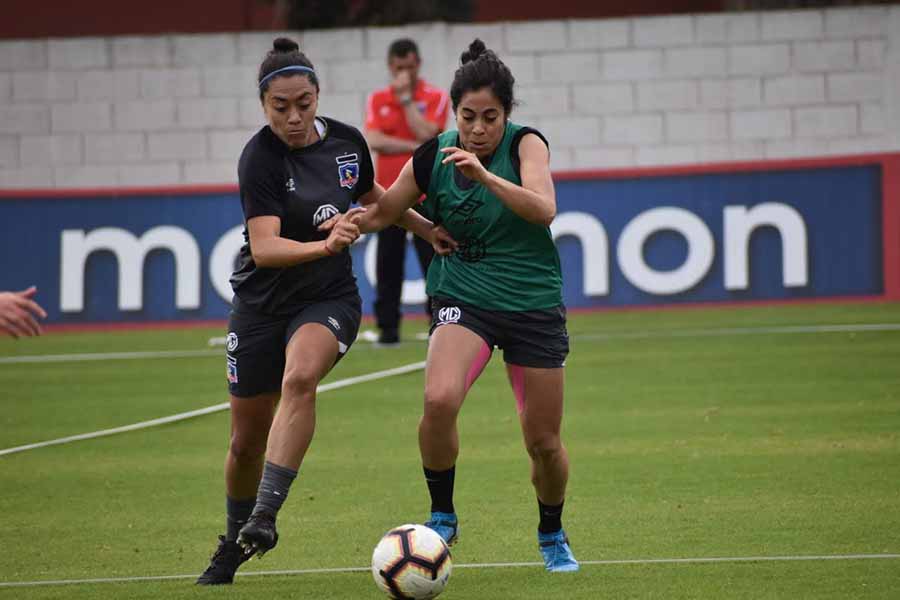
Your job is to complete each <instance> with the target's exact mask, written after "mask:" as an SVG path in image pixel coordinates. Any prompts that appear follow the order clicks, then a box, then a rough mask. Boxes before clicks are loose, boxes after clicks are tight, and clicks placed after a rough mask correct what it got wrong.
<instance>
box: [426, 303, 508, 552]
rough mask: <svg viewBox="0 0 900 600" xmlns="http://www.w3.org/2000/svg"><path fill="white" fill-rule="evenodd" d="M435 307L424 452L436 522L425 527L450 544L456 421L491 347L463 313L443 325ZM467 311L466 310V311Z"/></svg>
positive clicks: (454, 527)
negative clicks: (473, 328)
mask: <svg viewBox="0 0 900 600" xmlns="http://www.w3.org/2000/svg"><path fill="white" fill-rule="evenodd" d="M441 308H442V306H436V307H435V315H436V317H435V325H434V327H433V332H432V334H431V340H430V342H429V344H428V361H427V364H426V367H425V408H424V412H423V415H422V419H421V421H420V422H419V450H420V452H421V454H422V467H423V470H424V472H425V481H426V483H427V484H428V491H429V493H430V495H431V518H430V519H429V520H428V522H426V523H425V525H427V526H428V527H431V528H432V529H434V530H435V531H437V532H438V534H440V536H441V537H442V538H444V540H445V541H446V542H447V543H448V544H452V543H454V542H455V541H456V539H457V537H458V533H459V521H458V519H457V517H456V510H455V508H454V506H453V485H454V480H455V476H456V458H457V455H458V454H459V434H458V432H457V428H456V418H457V416H458V415H459V410H460V408H461V407H462V404H463V400H464V399H465V396H466V392H467V391H468V390H469V387H471V385H472V384H473V383H474V382H475V380H476V379H477V378H478V376H479V375H480V374H481V371H482V370H483V369H484V366H485V365H486V364H487V362H488V361H489V360H490V357H491V346H489V345H488V344H487V342H485V339H484V338H483V337H482V336H481V335H479V334H478V333H475V331H473V330H472V329H470V328H468V327H466V326H465V325H464V324H463V322H461V319H460V309H459V307H447V306H443V308H453V309H455V312H453V315H452V316H454V317H455V319H443V320H442V319H441V318H440V316H439V315H440V314H443V315H444V316H445V317H446V316H448V315H450V314H451V313H450V312H447V311H445V312H444V313H440V311H441ZM463 310H465V309H463Z"/></svg>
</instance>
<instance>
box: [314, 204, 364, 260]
mask: <svg viewBox="0 0 900 600" xmlns="http://www.w3.org/2000/svg"><path fill="white" fill-rule="evenodd" d="M365 212H366V209H365V208H363V207H361V206H359V207H356V208H351V209H350V210H348V211H347V212H345V213H344V214H342V215H340V217H339V218H337V219H336V220H334V223H333V224H332V226H331V231H330V232H329V233H328V238H327V239H326V240H325V247H326V248H327V249H328V251H330V252H331V253H334V254H337V253H338V252H341V251H343V250H344V248H346V247H347V246H349V245H350V244H352V243H353V242H355V241H356V239H357V238H358V237H359V220H360V219H362V216H363V214H364V213H365ZM333 219H334V218H332V219H329V221H332V220H333ZM326 222H327V221H326ZM323 225H324V223H323ZM320 229H321V227H320Z"/></svg>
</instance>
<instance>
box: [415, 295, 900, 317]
mask: <svg viewBox="0 0 900 600" xmlns="http://www.w3.org/2000/svg"><path fill="white" fill-rule="evenodd" d="M887 301H888V298H887V297H885V296H882V295H878V296H830V297H827V298H822V297H818V298H816V297H808V298H779V299H776V300H734V301H732V302H716V301H709V302H680V303H671V304H638V305H631V306H584V307H578V308H567V309H566V312H567V313H569V314H573V315H580V314H590V313H595V312H645V311H651V310H682V309H683V310H697V309H700V310H709V309H711V308H712V309H715V308H754V307H765V306H808V305H810V304H880V303H883V302H887ZM404 318H405V317H404Z"/></svg>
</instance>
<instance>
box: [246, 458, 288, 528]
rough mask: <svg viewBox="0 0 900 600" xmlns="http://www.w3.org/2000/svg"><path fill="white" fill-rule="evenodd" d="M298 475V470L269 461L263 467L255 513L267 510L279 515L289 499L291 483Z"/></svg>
mask: <svg viewBox="0 0 900 600" xmlns="http://www.w3.org/2000/svg"><path fill="white" fill-rule="evenodd" d="M295 477H297V471H294V470H293V469H288V468H287V467H282V466H279V465H276V464H273V463H270V462H269V461H266V466H265V467H263V475H262V480H261V481H260V482H259V491H258V492H257V493H256V506H255V507H254V508H253V514H256V513H258V512H263V511H265V512H267V513H270V514H272V515H277V514H278V511H279V510H280V509H281V505H282V504H284V501H285V500H286V499H287V495H288V490H289V489H291V483H293V482H294V478H295Z"/></svg>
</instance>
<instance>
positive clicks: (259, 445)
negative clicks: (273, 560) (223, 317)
mask: <svg viewBox="0 0 900 600" xmlns="http://www.w3.org/2000/svg"><path fill="white" fill-rule="evenodd" d="M238 304H239V303H236V307H237V306H238ZM285 327H286V321H285V320H284V319H272V318H271V317H266V316H261V315H257V314H254V313H252V312H248V311H241V310H239V309H237V308H236V310H234V311H232V313H231V316H230V319H229V324H228V337H227V338H226V340H227V342H226V344H227V347H226V352H227V353H226V369H227V376H228V389H229V392H230V394H231V438H230V443H229V445H228V452H227V454H226V455H225V492H226V499H225V506H226V527H225V535H222V536H219V544H218V547H217V548H216V551H215V552H214V553H213V555H212V558H211V559H210V564H209V566H208V567H207V569H206V571H204V572H203V574H202V575H200V577H199V578H198V579H197V583H198V584H199V585H217V584H229V583H232V581H233V580H234V574H235V571H237V569H238V567H239V566H240V565H241V564H242V563H243V562H244V561H246V560H247V559H248V558H250V557H251V556H252V553H250V554H247V553H245V552H244V551H243V549H242V548H241V547H240V546H239V545H238V543H237V538H238V532H239V531H240V529H241V527H243V525H244V524H245V523H246V522H247V521H248V520H249V518H250V514H251V512H252V511H253V507H254V506H255V504H256V492H257V488H258V486H259V481H260V477H261V474H262V469H263V462H264V457H265V452H266V442H267V440H268V435H269V428H270V426H271V424H272V418H273V415H274V414H275V405H276V404H277V403H278V398H279V396H280V387H281V378H282V373H283V372H284V364H283V362H281V361H279V360H273V359H272V357H273V356H275V357H277V356H279V353H281V352H283V348H284V341H283V340H284V330H285Z"/></svg>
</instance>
